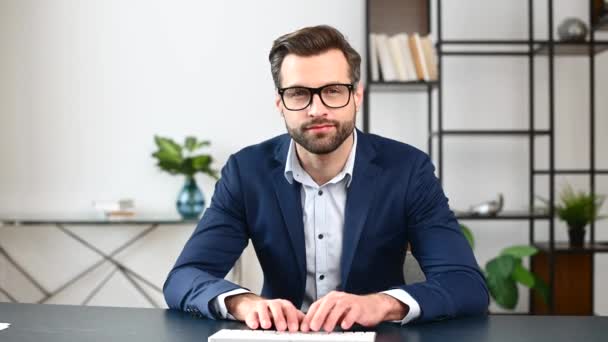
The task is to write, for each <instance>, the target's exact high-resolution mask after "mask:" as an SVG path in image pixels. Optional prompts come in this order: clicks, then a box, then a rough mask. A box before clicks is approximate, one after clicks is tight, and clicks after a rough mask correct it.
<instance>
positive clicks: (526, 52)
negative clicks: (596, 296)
mask: <svg viewBox="0 0 608 342" xmlns="http://www.w3.org/2000/svg"><path fill="white" fill-rule="evenodd" d="M394 1H398V0H394ZM371 2H374V3H376V2H380V3H381V6H386V4H387V3H388V2H390V1H388V0H367V1H366V13H367V15H366V22H365V27H366V46H369V34H368V33H370V32H373V31H372V30H371V27H372V26H371V25H370V7H371ZM402 2H408V1H407V0H406V1H402ZM409 2H411V3H416V4H415V5H414V7H416V8H418V9H419V8H420V7H421V6H420V2H421V0H409ZM422 2H425V3H426V13H422V14H420V15H421V16H426V18H427V25H426V27H425V30H422V31H426V32H431V30H432V24H431V11H432V10H433V9H432V8H431V3H432V2H433V1H431V0H426V1H424V0H423V1H422ZM588 2H589V18H588V19H589V21H588V22H589V23H594V25H593V27H592V28H591V30H590V34H589V39H588V40H587V41H585V42H560V41H557V40H556V39H555V37H554V33H553V32H554V27H555V25H554V20H553V19H554V3H553V0H547V18H548V24H547V26H548V27H547V28H548V37H547V39H536V37H535V32H534V23H535V19H534V16H535V14H534V4H533V0H528V1H527V7H528V39H522V40H504V39H492V40H488V39H485V40H474V39H473V40H447V39H443V28H442V17H443V15H444V13H443V11H442V0H435V1H434V4H435V8H434V10H435V11H436V12H435V13H436V19H437V23H436V31H434V32H433V34H434V36H435V37H436V48H437V55H438V70H439V74H438V79H437V81H435V82H430V83H427V82H372V83H371V84H370V86H371V87H368V88H367V90H366V92H365V101H364V108H365V111H364V113H363V129H364V131H366V132H368V131H369V130H370V121H369V116H370V112H369V95H370V92H375V91H417V92H421V94H422V93H424V94H425V95H426V96H427V98H428V106H427V115H428V152H429V154H430V155H431V156H432V157H433V155H434V149H433V147H434V144H437V155H436V157H437V159H436V160H437V170H438V177H439V179H440V181H441V182H442V184H443V179H444V178H443V174H444V165H443V164H444V163H443V161H444V148H443V147H444V144H445V139H446V138H449V137H451V136H484V137H487V138H492V137H504V136H507V137H514V138H519V139H522V138H523V139H527V141H528V145H529V146H528V147H529V159H528V160H529V179H528V181H529V208H534V198H535V186H536V177H538V176H545V177H548V178H549V179H548V184H549V196H548V197H549V198H548V200H549V203H552V204H554V203H555V176H556V175H588V176H589V188H590V192H591V194H595V192H596V176H597V175H606V174H608V170H604V169H597V168H596V160H595V158H596V157H595V151H596V146H595V115H596V111H595V56H596V55H597V54H600V53H603V52H606V51H607V50H608V41H606V40H596V39H595V33H596V31H601V30H608V16H605V17H603V19H601V20H598V21H597V22H596V21H595V20H594V18H595V17H596V15H595V13H593V11H594V10H593V0H588ZM400 6H402V5H400ZM426 32H423V33H426ZM408 33H409V32H408ZM463 47H464V49H463ZM505 47H506V49H505ZM366 50H367V57H368V58H367V60H368V61H369V60H370V55H369V49H366ZM559 56H581V57H586V58H589V86H590V88H589V89H590V96H589V97H590V107H589V118H590V122H589V131H590V134H589V146H590V148H589V159H590V161H589V167H588V168H587V167H585V168H580V169H557V168H556V166H555V140H556V136H555V58H556V57H559ZM446 57H450V58H452V57H456V58H458V57H460V58H475V57H485V58H492V57H520V58H527V59H528V84H529V90H528V91H529V115H528V119H529V127H528V129H520V130H500V129H483V130H480V129H475V130H464V129H459V130H454V129H445V128H444V126H443V111H444V104H443V92H444V80H443V77H442V76H443V72H442V71H443V59H444V58H446ZM539 57H541V58H546V59H547V62H548V63H547V64H548V79H547V81H546V82H547V84H548V90H549V94H548V99H549V103H548V105H549V106H548V116H549V124H548V127H547V128H543V129H539V128H537V127H535V122H534V118H535V114H536V113H535V101H536V99H535V95H536V94H535V84H536V82H538V80H536V79H535V68H536V59H537V58H539ZM367 76H368V77H367V79H371V77H370V76H371V69H370V66H369V63H368V66H367ZM434 91H435V96H436V101H437V106H436V107H437V108H436V111H437V115H436V119H437V122H436V129H434V126H433V119H434V117H433V113H434V108H433V95H434V94H433V92H434ZM537 137H545V138H548V139H549V144H548V145H549V146H548V151H547V152H548V156H549V158H548V159H549V166H548V168H547V169H537V168H536V167H535V144H536V138H537ZM456 216H457V217H458V218H459V219H460V220H490V221H491V220H503V221H504V220H511V221H513V220H515V221H524V222H525V221H527V222H528V231H529V243H530V244H531V245H534V246H536V247H537V248H539V249H540V250H541V251H544V252H546V253H547V255H548V260H549V284H548V285H549V288H550V289H551V292H553V288H554V280H555V258H554V256H555V254H556V253H580V252H592V253H607V252H608V248H607V247H606V245H599V244H596V241H595V224H594V223H592V224H591V227H590V241H589V243H588V244H586V245H585V247H583V248H582V249H569V248H567V247H566V246H564V245H563V244H562V243H559V242H556V241H555V220H556V218H555V215H554V208H553V206H551V207H549V208H548V211H547V212H545V213H538V212H533V211H532V209H531V210H530V211H529V212H503V213H500V214H499V215H497V216H489V217H488V216H475V215H471V214H469V213H466V212H456ZM537 220H544V221H546V222H548V233H549V234H548V235H549V238H548V241H546V242H537V241H536V239H535V228H536V227H535V223H536V221H537ZM592 269H593V264H592ZM592 276H593V275H592ZM592 284H593V281H592ZM593 292H594V289H592V293H591V296H592V298H593ZM592 302H593V299H592ZM530 307H532V296H530ZM548 309H549V312H550V313H552V312H554V302H553V296H550V298H549V303H548Z"/></svg>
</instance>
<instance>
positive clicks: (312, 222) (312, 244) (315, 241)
mask: <svg viewBox="0 0 608 342" xmlns="http://www.w3.org/2000/svg"><path fill="white" fill-rule="evenodd" d="M353 135H354V142H353V147H352V149H351V151H350V154H349V156H348V159H347V160H346V164H345V165H344V168H343V169H342V171H340V172H339V173H338V174H337V175H336V176H335V177H334V178H332V179H331V180H330V181H328V182H327V183H325V184H323V185H318V184H317V183H315V181H314V180H313V179H312V177H310V175H309V174H308V173H307V172H306V171H304V169H303V168H302V166H301V165H300V162H299V160H298V156H297V153H296V149H295V144H294V142H293V140H292V141H291V143H290V145H289V152H288V154H287V162H286V165H285V178H286V179H287V181H288V182H289V183H293V182H294V181H296V182H298V183H300V184H301V191H300V195H301V196H300V197H301V201H302V212H303V218H302V219H303V222H304V241H305V245H306V289H305V293H304V300H303V302H302V307H301V310H302V311H304V312H306V311H307V310H308V308H309V307H310V305H311V304H312V303H313V302H315V301H316V300H318V299H319V298H321V297H323V296H325V295H326V294H328V293H329V292H331V291H333V290H336V289H338V288H340V258H341V256H342V235H343V229H344V208H345V206H346V195H347V189H348V187H349V185H350V183H351V180H352V177H353V169H354V165H355V156H356V150H357V131H356V130H355V131H354V134H353ZM246 292H248V291H247V290H245V289H237V290H233V291H229V292H226V293H223V294H221V295H219V296H217V298H216V299H214V300H213V302H212V306H213V308H214V309H215V312H216V313H217V314H218V316H220V317H222V318H228V319H232V318H233V317H232V316H231V315H230V314H229V313H228V311H227V309H226V305H225V299H226V297H228V296H232V295H236V294H240V293H246ZM384 293H386V294H388V295H390V296H392V297H394V298H396V299H397V300H399V301H401V302H403V303H404V304H406V305H408V306H409V312H408V313H407V315H406V316H405V317H404V318H403V319H402V320H400V321H397V322H400V323H401V324H405V323H407V322H409V321H411V320H413V319H416V318H417V317H419V316H420V306H419V304H418V302H417V301H416V300H415V299H414V298H412V296H410V295H409V294H408V293H407V292H406V291H404V290H401V289H396V290H388V291H384Z"/></svg>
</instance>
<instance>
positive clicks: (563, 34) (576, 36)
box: [557, 17, 589, 42]
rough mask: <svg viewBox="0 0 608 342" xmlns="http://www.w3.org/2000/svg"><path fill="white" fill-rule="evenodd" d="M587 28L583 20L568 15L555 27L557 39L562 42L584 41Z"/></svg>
mask: <svg viewBox="0 0 608 342" xmlns="http://www.w3.org/2000/svg"><path fill="white" fill-rule="evenodd" d="M588 32H589V29H588V28H587V24H585V22H584V21H582V20H580V19H578V18H574V17H570V18H566V19H564V21H562V23H561V24H559V26H558V28H557V34H558V35H559V39H560V40H561V41H563V42H581V41H585V38H586V37H587V33H588Z"/></svg>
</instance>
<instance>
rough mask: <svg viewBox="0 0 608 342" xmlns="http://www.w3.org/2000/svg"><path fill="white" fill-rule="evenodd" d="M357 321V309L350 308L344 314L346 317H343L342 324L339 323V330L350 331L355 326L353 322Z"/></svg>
mask: <svg viewBox="0 0 608 342" xmlns="http://www.w3.org/2000/svg"><path fill="white" fill-rule="evenodd" d="M357 319H359V309H357V308H351V309H350V310H349V311H348V312H347V313H346V315H344V317H343V318H342V323H340V328H342V330H348V329H350V328H351V327H352V326H353V324H355V322H357Z"/></svg>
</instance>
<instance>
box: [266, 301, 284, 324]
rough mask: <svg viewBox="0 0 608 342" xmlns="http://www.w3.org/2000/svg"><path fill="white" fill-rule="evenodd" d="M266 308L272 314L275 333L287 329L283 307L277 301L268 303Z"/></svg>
mask: <svg viewBox="0 0 608 342" xmlns="http://www.w3.org/2000/svg"><path fill="white" fill-rule="evenodd" d="M268 308H269V309H270V312H271V313H272V320H273V321H274V327H275V329H277V331H285V330H286V329H287V323H286V322H285V315H284V314H283V306H282V305H281V303H280V302H279V301H276V300H275V301H270V302H268Z"/></svg>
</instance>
